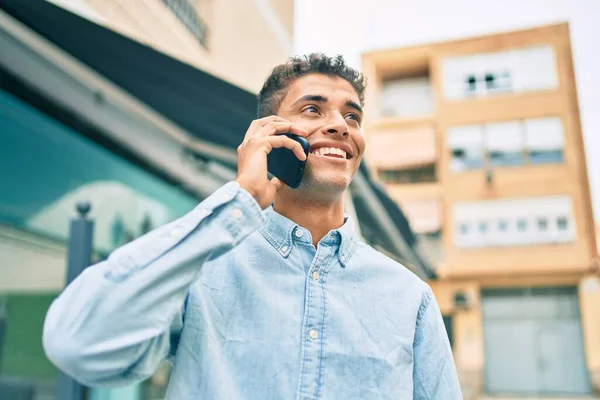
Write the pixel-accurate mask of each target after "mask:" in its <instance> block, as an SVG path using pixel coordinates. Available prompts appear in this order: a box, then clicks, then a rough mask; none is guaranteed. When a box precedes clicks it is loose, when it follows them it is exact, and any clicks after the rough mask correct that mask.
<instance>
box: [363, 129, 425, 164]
mask: <svg viewBox="0 0 600 400" xmlns="http://www.w3.org/2000/svg"><path fill="white" fill-rule="evenodd" d="M367 151H368V154H367V156H368V160H369V163H370V164H372V165H373V166H374V167H376V168H377V169H393V170H400V169H410V168H417V167H420V166H423V165H428V164H433V163H434V162H435V160H436V144H435V132H434V130H433V128H416V129H410V130H398V131H386V132H377V133H373V134H372V135H371V136H369V146H368V150H367ZM369 154H373V155H374V156H369Z"/></svg>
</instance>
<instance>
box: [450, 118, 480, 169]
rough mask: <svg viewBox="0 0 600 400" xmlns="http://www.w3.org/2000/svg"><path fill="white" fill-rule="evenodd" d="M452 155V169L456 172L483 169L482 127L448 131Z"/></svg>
mask: <svg viewBox="0 0 600 400" xmlns="http://www.w3.org/2000/svg"><path fill="white" fill-rule="evenodd" d="M448 144H449V147H450V151H451V154H452V159H451V162H450V169H451V170H452V171H454V172H459V171H464V170H469V169H478V168H482V167H483V128H482V126H480V125H469V126H457V127H453V128H450V129H448Z"/></svg>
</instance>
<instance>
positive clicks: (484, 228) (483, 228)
mask: <svg viewBox="0 0 600 400" xmlns="http://www.w3.org/2000/svg"><path fill="white" fill-rule="evenodd" d="M487 231H488V223H487V222H480V223H479V233H481V234H486V233H487Z"/></svg>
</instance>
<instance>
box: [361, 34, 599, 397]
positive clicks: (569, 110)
mask: <svg viewBox="0 0 600 400" xmlns="http://www.w3.org/2000/svg"><path fill="white" fill-rule="evenodd" d="M362 62H363V71H364V72H365V74H366V75H367V77H368V78H369V81H370V88H369V90H370V93H368V94H367V98H369V99H371V102H370V103H369V104H368V105H367V106H368V107H367V110H366V120H365V135H366V138H367V144H368V147H367V154H366V157H367V161H368V162H369V165H370V167H371V168H372V170H373V171H372V172H373V173H374V174H375V175H377V176H378V178H379V179H380V180H381V181H383V182H385V184H386V186H387V188H388V191H389V192H390V194H391V195H392V197H393V198H394V199H395V200H396V201H397V202H398V203H399V204H400V205H401V206H402V208H403V210H404V211H405V213H406V214H407V216H408V218H409V220H410V224H411V227H412V229H413V230H414V231H416V232H417V233H418V236H419V237H420V245H421V246H422V248H423V251H424V252H425V254H427V255H428V256H429V257H430V258H431V260H432V261H433V262H434V263H435V265H436V271H437V279H435V280H432V281H430V284H431V286H432V288H433V289H434V292H435V294H436V297H437V299H438V302H439V304H440V308H441V311H442V314H443V316H444V322H445V323H446V327H447V330H448V334H449V335H450V340H451V343H452V346H453V351H454V356H455V361H456V364H457V368H458V371H459V376H460V380H461V385H462V386H463V390H464V393H465V398H471V397H472V396H478V395H480V394H481V393H489V394H518V395H530V394H550V395H552V394H574V395H583V394H589V393H592V392H594V391H598V390H600V311H599V307H600V274H599V273H598V256H597V254H598V253H597V249H596V240H595V226H594V222H593V215H592V205H591V200H590V193H589V184H588V178H587V170H586V161H585V154H584V148H583V139H582V133H581V126H580V121H579V111H578V104H577V93H576V84H575V76H574V72H573V65H572V56H571V46H570V39H569V26H568V24H566V23H565V24H556V25H551V26H543V27H538V28H533V29H529V30H524V31H517V32H510V33H502V34H497V35H491V36H484V37H476V38H469V39H465V40H458V41H452V42H444V43H434V44H427V45H422V46H415V47H408V48H398V49H389V50H377V51H373V52H369V53H365V54H363V57H362Z"/></svg>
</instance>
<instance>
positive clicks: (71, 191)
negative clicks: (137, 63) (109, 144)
mask: <svg viewBox="0 0 600 400" xmlns="http://www.w3.org/2000/svg"><path fill="white" fill-rule="evenodd" d="M0 108H5V109H9V110H11V112H9V113H7V112H3V113H0V126H1V127H2V129H0V142H1V143H2V146H0V170H1V171H10V173H2V174H0V187H2V190H0V222H4V223H7V224H10V225H12V226H15V227H17V228H20V229H23V230H27V231H30V232H33V233H36V234H41V235H43V236H46V237H51V238H54V239H58V240H63V241H64V240H66V239H67V236H68V228H69V220H70V218H71V217H72V215H73V213H74V209H75V208H74V207H75V203H76V202H77V201H79V200H88V201H90V202H91V204H92V211H91V213H90V216H91V217H92V218H93V219H94V220H95V228H94V247H95V249H96V250H98V251H100V252H101V253H107V252H110V251H111V250H112V249H114V248H115V247H116V246H118V245H120V244H123V243H124V242H126V241H129V240H131V239H133V238H135V237H137V236H140V235H141V234H143V233H144V232H147V231H148V230H150V229H152V228H155V227H158V226H160V225H163V224H165V223H167V222H170V221H172V220H174V219H176V218H178V217H180V216H181V215H183V214H184V213H186V212H188V211H190V210H191V209H192V208H193V207H194V206H195V205H196V204H197V202H198V200H197V199H195V198H193V197H192V196H191V195H189V194H188V193H187V192H184V191H183V190H181V189H180V188H178V187H177V186H174V185H172V184H170V183H168V182H165V181H164V180H162V179H160V178H159V177H157V176H156V175H153V174H151V173H149V172H147V171H146V170H144V169H142V168H140V167H138V166H137V165H134V164H132V163H130V162H128V161H127V160H125V159H123V158H121V157H119V156H117V155H116V154H114V153H112V152H111V151H109V150H107V149H105V148H104V147H101V146H99V145H97V144H96V143H94V142H92V141H91V140H89V139H87V138H85V137H83V136H82V135H81V134H79V133H77V132H75V131H73V130H71V129H70V128H68V127H66V126H64V125H62V124H60V123H58V122H57V121H55V120H54V119H52V118H50V117H48V116H47V115H45V114H42V113H40V112H38V111H37V110H35V109H33V108H32V107H30V106H29V105H27V104H25V103H22V102H21V101H20V100H18V99H16V98H14V97H12V96H11V95H9V94H7V93H4V92H1V91H0Z"/></svg>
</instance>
